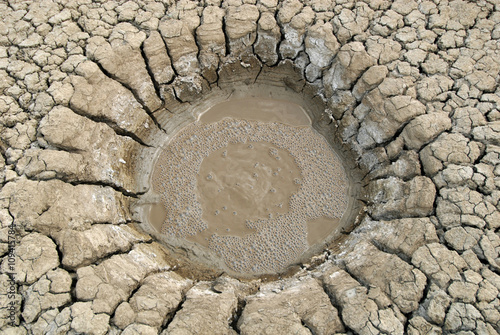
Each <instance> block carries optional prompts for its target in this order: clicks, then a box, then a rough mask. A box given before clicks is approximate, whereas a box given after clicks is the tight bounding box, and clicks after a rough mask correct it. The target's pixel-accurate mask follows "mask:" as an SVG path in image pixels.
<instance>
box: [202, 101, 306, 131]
mask: <svg viewBox="0 0 500 335" xmlns="http://www.w3.org/2000/svg"><path fill="white" fill-rule="evenodd" d="M226 117H232V118H235V119H245V120H255V121H261V122H280V123H285V124H289V125H291V126H310V125H311V119H310V118H309V116H308V115H307V113H306V111H305V110H304V109H303V108H302V107H301V106H299V105H297V104H294V103H292V102H288V101H285V100H274V99H265V98H245V99H235V100H230V101H226V102H223V103H220V104H217V105H215V106H213V107H211V108H210V109H208V110H207V111H206V112H204V113H203V114H201V115H200V117H199V121H200V122H203V123H211V122H216V121H219V120H222V119H223V118H226Z"/></svg>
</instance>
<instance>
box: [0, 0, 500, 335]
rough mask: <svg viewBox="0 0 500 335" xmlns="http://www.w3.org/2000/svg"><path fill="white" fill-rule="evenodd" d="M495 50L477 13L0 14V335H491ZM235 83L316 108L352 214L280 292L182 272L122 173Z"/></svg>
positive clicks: (54, 10)
mask: <svg viewBox="0 0 500 335" xmlns="http://www.w3.org/2000/svg"><path fill="white" fill-rule="evenodd" d="M499 39H500V3H499V2H498V1H495V0H491V1H470V2H467V1H461V0H455V1H438V0H435V1H413V0H408V1H406V0H405V1H403V0H401V1H395V2H391V1H386V0H373V1H368V0H367V1H352V0H338V1H336V2H335V1H329V0H303V1H299V0H285V1H278V0H224V1H220V0H205V1H171V0H164V1H147V0H144V1H140V0H136V1H101V2H94V3H93V2H91V1H88V0H68V1H63V0H59V1H58V0H53V1H52V0H43V1H31V2H29V1H3V2H2V3H0V149H1V150H0V151H1V153H2V155H1V156H0V182H1V187H2V188H1V190H0V221H1V229H0V241H1V243H0V255H1V257H2V258H1V270H2V272H1V274H0V282H1V283H0V316H1V317H0V332H1V333H2V334H27V333H29V334H66V333H69V334H76V333H86V334H106V333H110V334H120V333H123V334H124V335H125V334H159V333H161V334H236V333H239V334H334V333H349V334H464V335H465V334H497V333H498V332H500V300H499V290H500V235H499V228H500V212H499V209H500V207H499V206H500V203H499V201H500V89H499V85H498V84H499V80H500V76H499V69H500V40H499ZM276 73H281V74H282V75H281V77H280V76H274V75H273V74H276ZM290 73H295V74H296V75H298V77H297V78H298V79H297V78H295V77H293V78H292V77H288V74H290ZM283 74H285V75H283ZM239 82H245V83H250V84H251V83H255V82H262V83H267V84H269V85H276V86H282V87H286V88H287V89H289V90H292V91H294V92H296V93H297V94H299V95H310V96H314V97H315V98H316V99H320V100H323V101H324V102H325V103H326V106H327V108H326V109H325V112H324V115H325V120H331V121H332V123H333V124H334V125H336V126H337V132H338V137H339V138H340V139H341V140H342V141H343V142H344V143H345V144H346V145H347V146H349V147H350V148H351V150H352V151H353V152H354V153H355V155H356V157H357V160H358V164H359V166H360V167H362V168H363V169H364V170H366V171H367V174H366V176H365V178H364V180H363V182H364V183H365V184H366V188H365V189H366V199H364V201H365V203H366V206H365V213H364V215H362V216H360V217H359V221H360V224H359V226H358V227H357V228H356V229H355V230H354V231H353V232H352V233H351V234H350V236H349V238H348V240H347V241H346V243H345V245H344V246H343V247H342V249H341V252H340V253H333V252H330V251H326V252H325V253H324V254H323V255H320V256H318V257H317V259H316V262H314V263H315V264H320V265H318V266H313V265H312V264H303V265H302V268H301V270H300V271H298V272H297V273H296V274H295V275H293V276H292V277H288V278H286V279H276V280H274V281H273V280H271V281H266V282H265V281H260V280H254V281H239V280H236V279H233V278H230V277H228V276H217V275H216V276H215V277H214V278H215V279H210V280H196V279H187V278H186V276H185V273H184V272H183V271H181V270H183V266H182V264H180V262H179V260H178V259H176V258H175V257H172V255H171V254H169V252H170V251H169V250H167V249H166V248H164V247H162V246H161V245H160V244H159V243H157V242H155V241H154V240H153V239H152V238H151V237H150V236H149V235H147V234H145V233H142V232H141V231H140V230H138V229H136V222H135V219H134V216H133V213H131V211H130V209H129V208H130V207H129V204H130V203H131V202H132V201H134V200H135V199H136V198H137V197H138V196H139V195H140V194H141V193H142V192H144V190H143V189H141V188H140V187H139V186H138V184H137V183H136V182H135V179H134V178H135V177H134V166H133V162H134V161H137V160H138V158H137V157H138V156H137V155H138V153H142V152H147V151H148V150H154V147H155V145H156V142H155V141H154V138H155V137H157V136H163V135H164V134H165V132H166V133H169V131H170V128H169V127H170V125H171V122H169V121H171V120H175V115H176V113H179V110H183V109H185V108H186V106H188V105H189V104H190V103H195V102H196V101H198V100H200V99H202V98H203V96H204V95H205V94H207V93H208V92H209V91H210V90H215V89H218V88H220V87H230V86H231V85H232V84H235V83H239ZM184 270H185V269H184ZM207 278H208V277H207Z"/></svg>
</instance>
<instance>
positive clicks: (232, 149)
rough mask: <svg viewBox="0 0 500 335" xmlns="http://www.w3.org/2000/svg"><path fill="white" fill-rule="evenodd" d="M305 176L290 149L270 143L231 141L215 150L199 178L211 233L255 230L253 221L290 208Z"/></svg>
mask: <svg viewBox="0 0 500 335" xmlns="http://www.w3.org/2000/svg"><path fill="white" fill-rule="evenodd" d="M300 176H301V173H300V170H299V167H298V166H297V164H296V163H295V160H294V158H293V157H292V156H291V155H290V153H289V152H287V151H285V150H282V149H278V148H276V147H275V146H273V145H271V144H270V143H268V142H257V143H251V144H248V143H237V144H229V145H228V146H227V147H225V148H221V149H219V150H217V151H214V152H213V153H212V154H210V156H208V157H206V158H205V159H204V160H203V163H202V164H201V168H200V172H199V174H198V178H197V181H198V189H197V193H198V195H199V197H200V202H201V206H202V210H203V219H204V220H206V222H207V223H208V229H207V230H206V232H207V234H210V235H211V234H213V233H218V234H220V235H232V236H239V237H244V236H245V235H247V234H249V233H253V232H255V230H254V229H249V228H248V227H247V225H246V221H247V220H258V219H267V218H270V217H271V218H272V217H273V216H278V215H280V214H285V213H288V211H289V207H288V203H289V200H290V196H291V195H292V194H294V193H295V192H297V190H298V188H299V185H298V184H297V183H295V180H297V179H298V178H300ZM198 242H199V239H198ZM204 242H205V243H206V246H208V240H207V241H204ZM205 243H202V244H203V245H205Z"/></svg>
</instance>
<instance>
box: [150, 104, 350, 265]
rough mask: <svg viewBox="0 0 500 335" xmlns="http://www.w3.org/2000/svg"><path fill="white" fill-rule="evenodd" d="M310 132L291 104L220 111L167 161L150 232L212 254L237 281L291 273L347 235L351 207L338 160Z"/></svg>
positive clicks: (156, 184)
mask: <svg viewBox="0 0 500 335" xmlns="http://www.w3.org/2000/svg"><path fill="white" fill-rule="evenodd" d="M236 117H237V118H238V119H236ZM243 118H244V119H243ZM310 123H311V122H310V119H309V117H308V116H307V114H306V113H305V111H304V110H303V109H302V107H300V106H298V105H295V104H292V103H289V102H286V101H275V100H269V99H253V98H249V99H239V100H235V101H228V102H225V103H222V104H219V105H216V106H214V107H212V108H211V109H209V110H208V111H206V112H205V113H203V114H201V116H200V117H199V120H198V121H196V122H194V123H192V124H190V125H188V126H187V127H186V128H184V129H182V130H181V131H180V132H179V133H178V134H177V135H176V136H174V137H173V138H172V140H171V141H170V142H169V143H168V145H167V146H165V148H164V150H163V151H162V152H161V153H160V155H159V157H158V160H157V162H156V166H155V169H154V171H153V175H152V183H153V190H154V192H155V193H157V194H159V195H161V198H162V201H161V203H158V204H155V205H152V206H151V208H150V211H149V216H148V217H149V222H150V224H151V225H152V226H153V227H154V228H155V229H156V230H157V231H158V232H160V233H162V234H165V235H168V236H172V237H176V238H182V239H186V240H188V241H191V242H196V243H198V244H200V245H202V246H204V247H206V248H208V249H210V250H212V251H213V252H215V253H216V254H218V255H219V256H220V257H221V259H223V261H224V262H225V263H226V265H227V266H228V267H229V268H230V269H231V270H233V271H236V272H240V273H265V272H273V271H280V270H282V269H284V268H285V267H286V266H287V265H288V264H292V263H293V262H294V261H295V260H296V259H298V258H299V257H300V255H301V254H302V253H303V252H305V251H306V249H307V248H308V247H309V246H312V245H315V244H317V243H321V242H323V241H324V240H325V238H326V237H328V236H329V235H330V234H331V233H332V232H333V231H334V230H336V229H337V228H338V227H339V222H340V218H341V217H342V215H343V214H344V212H345V210H346V208H347V203H348V200H347V199H348V196H347V189H348V185H347V178H346V175H345V172H344V170H343V168H342V164H341V162H340V159H339V158H338V156H337V155H336V154H335V153H334V152H333V151H332V149H331V148H330V147H329V145H328V144H327V142H326V140H325V139H324V138H322V137H321V136H320V135H319V134H318V133H317V132H316V131H314V130H313V129H312V128H311V126H310Z"/></svg>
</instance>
